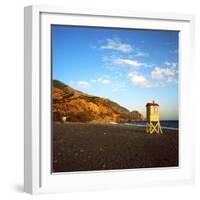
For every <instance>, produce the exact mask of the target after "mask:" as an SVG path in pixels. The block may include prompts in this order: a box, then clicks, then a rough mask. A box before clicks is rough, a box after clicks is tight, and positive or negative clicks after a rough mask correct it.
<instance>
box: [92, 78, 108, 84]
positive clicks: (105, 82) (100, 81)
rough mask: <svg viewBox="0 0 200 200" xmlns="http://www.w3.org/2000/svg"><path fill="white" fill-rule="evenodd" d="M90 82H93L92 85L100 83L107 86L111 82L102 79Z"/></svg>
mask: <svg viewBox="0 0 200 200" xmlns="http://www.w3.org/2000/svg"><path fill="white" fill-rule="evenodd" d="M91 82H93V83H96V82H98V83H102V84H109V83H110V82H111V81H110V80H109V79H104V78H101V77H100V78H98V79H93V80H91Z"/></svg>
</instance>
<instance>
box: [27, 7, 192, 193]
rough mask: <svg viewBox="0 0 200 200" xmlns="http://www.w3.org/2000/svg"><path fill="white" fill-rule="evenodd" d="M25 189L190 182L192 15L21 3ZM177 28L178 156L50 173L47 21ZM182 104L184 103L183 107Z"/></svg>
mask: <svg viewBox="0 0 200 200" xmlns="http://www.w3.org/2000/svg"><path fill="white" fill-rule="evenodd" d="M24 19H25V20H24V25H25V45H24V55H25V57H24V58H25V59H24V68H25V71H24V75H25V86H24V90H25V119H24V120H25V123H24V124H25V127H24V189H25V192H27V193H31V194H38V193H54V192H71V191H88V190H96V189H118V188H133V187H140V186H143V187H144V186H152V185H153V186H157V185H173V184H186V183H193V182H194V153H195V152H194V132H193V131H191V130H192V126H193V124H192V119H191V117H190V116H192V105H193V97H194V90H193V89H192V85H193V82H192V80H191V77H192V76H193V74H194V63H193V60H194V58H193V55H194V16H192V15H184V14H170V13H169V14H168V13H151V12H135V11H115V10H95V9H94V10H89V9H88V10H86V9H77V8H64V7H56V6H29V7H26V8H25V18H24ZM51 24H66V25H87V26H105V27H128V28H139V29H158V30H178V31H180V39H179V43H180V49H179V52H180V53H179V62H180V67H179V70H180V71H179V72H180V79H179V84H180V86H179V89H180V90H179V91H180V93H179V110H180V113H179V115H180V116H179V120H180V129H179V130H180V137H179V143H180V145H179V159H180V162H179V163H180V166H179V167H172V168H154V169H133V170H115V171H112V170H109V171H101V172H99V171H94V172H77V173H75V172H73V173H61V174H52V173H51V162H50V159H51V125H50V124H51V121H50V103H51V100H50V88H51V84H50V83H51V82H50V80H51V68H50V59H49V58H50V25H51ZM185 105H187V106H185Z"/></svg>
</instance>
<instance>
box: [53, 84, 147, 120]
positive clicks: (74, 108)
mask: <svg viewBox="0 0 200 200" xmlns="http://www.w3.org/2000/svg"><path fill="white" fill-rule="evenodd" d="M52 96H53V120H54V121H61V119H62V116H66V117H67V121H71V122H90V121H96V122H122V121H131V120H143V119H144V118H143V116H142V115H141V114H140V113H139V112H138V111H133V112H129V110H128V109H126V108H124V107H122V106H120V105H119V104H117V103H115V102H112V101H110V100H109V99H105V98H100V97H96V96H91V95H88V94H85V93H83V92H80V91H78V90H75V89H73V88H71V87H70V86H68V85H66V84H64V83H62V82H60V81H57V80H53V91H52Z"/></svg>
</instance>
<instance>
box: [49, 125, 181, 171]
mask: <svg viewBox="0 0 200 200" xmlns="http://www.w3.org/2000/svg"><path fill="white" fill-rule="evenodd" d="M52 143H53V163H52V171H53V172H72V171H91V170H113V169H135V168H154V167H175V166H178V130H170V129H163V134H152V135H149V134H147V133H146V132H145V127H138V126H130V125H119V124H103V123H96V124H95V123H66V124H61V123H53V142H52Z"/></svg>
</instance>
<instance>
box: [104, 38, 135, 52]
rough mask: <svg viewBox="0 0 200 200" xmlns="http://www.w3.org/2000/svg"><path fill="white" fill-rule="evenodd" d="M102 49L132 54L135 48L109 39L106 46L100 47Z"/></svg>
mask: <svg viewBox="0 0 200 200" xmlns="http://www.w3.org/2000/svg"><path fill="white" fill-rule="evenodd" d="M100 48H101V49H112V50H116V51H120V52H123V53H130V52H132V51H133V48H132V46H131V45H130V44H126V43H122V42H121V41H120V40H119V39H116V38H115V39H107V40H106V44H105V45H103V46H101V47H100Z"/></svg>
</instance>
